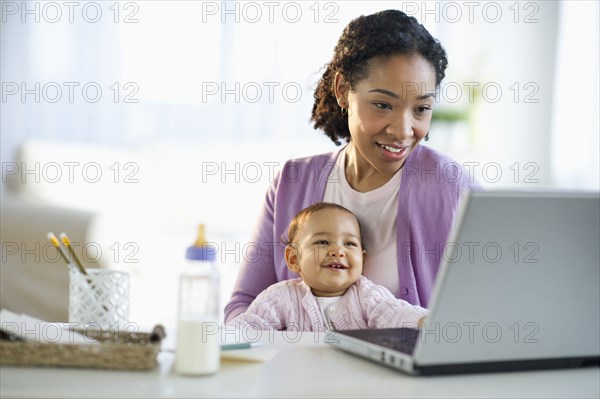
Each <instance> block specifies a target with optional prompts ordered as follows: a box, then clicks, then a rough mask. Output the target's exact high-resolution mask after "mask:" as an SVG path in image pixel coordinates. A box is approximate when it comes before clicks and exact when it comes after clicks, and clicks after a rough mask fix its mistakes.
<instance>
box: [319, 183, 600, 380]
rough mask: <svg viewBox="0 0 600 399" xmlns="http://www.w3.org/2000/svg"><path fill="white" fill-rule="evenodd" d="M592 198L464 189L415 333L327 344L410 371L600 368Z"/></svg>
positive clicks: (597, 242) (365, 333) (598, 262)
mask: <svg viewBox="0 0 600 399" xmlns="http://www.w3.org/2000/svg"><path fill="white" fill-rule="evenodd" d="M599 229H600V196H599V195H598V193H573V192H566V193H548V192H544V193H539V192H528V193H524V192H468V193H465V195H464V196H463V198H462V201H461V204H460V206H459V210H458V213H457V218H456V222H455V224H454V227H453V229H452V232H451V234H450V236H449V239H448V243H447V245H446V246H445V247H444V251H443V254H442V257H441V258H442V259H441V263H440V269H439V271H438V275H437V278H436V281H435V285H434V288H433V291H432V294H431V298H430V304H429V309H430V314H429V316H428V317H427V319H426V322H425V324H424V326H423V327H422V328H421V329H420V330H415V329H410V328H393V329H372V330H346V331H335V332H333V333H332V334H331V335H330V336H329V337H328V339H327V342H328V343H329V344H331V345H333V346H334V347H336V348H338V349H341V350H343V351H346V352H349V353H352V354H355V355H358V356H362V357H364V358H367V359H370V360H372V361H375V362H378V363H380V364H382V365H385V366H389V367H393V368H396V369H399V370H402V371H404V372H406V373H409V374H413V375H434V374H449V373H469V372H485V371H509V370H527V369H548V368H564V367H582V366H588V365H590V366H593V365H596V366H597V365H598V364H600V256H599V253H600V249H599V248H600V233H599Z"/></svg>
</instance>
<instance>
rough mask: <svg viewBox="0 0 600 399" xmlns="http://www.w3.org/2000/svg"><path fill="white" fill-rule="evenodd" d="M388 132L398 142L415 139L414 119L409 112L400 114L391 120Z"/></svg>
mask: <svg viewBox="0 0 600 399" xmlns="http://www.w3.org/2000/svg"><path fill="white" fill-rule="evenodd" d="M386 132H387V133H388V134H390V135H392V136H394V137H395V138H396V139H397V140H399V141H403V140H404V139H406V138H409V137H413V136H414V131H413V126H412V118H411V117H410V115H409V114H408V112H402V113H398V114H396V115H395V116H393V117H392V118H391V119H390V123H389V125H388V126H387V129H386Z"/></svg>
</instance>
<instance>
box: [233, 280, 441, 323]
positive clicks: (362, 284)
mask: <svg viewBox="0 0 600 399" xmlns="http://www.w3.org/2000/svg"><path fill="white" fill-rule="evenodd" d="M327 311H328V312H329V315H330V319H331V322H332V326H331V327H332V328H333V329H335V330H350V329H366V328H392V327H412V328H416V327H417V322H418V321H419V319H420V318H421V317H423V316H425V315H427V314H428V313H429V311H428V310H427V309H425V308H422V307H420V306H413V305H411V304H410V303H408V302H406V301H404V300H402V299H397V298H396V297H394V295H392V293H391V292H390V291H389V290H388V289H387V288H385V287H383V286H380V285H376V284H375V283H373V282H372V281H371V280H369V279H367V278H366V277H364V276H360V278H359V279H358V280H357V281H356V283H354V284H353V285H351V286H350V287H349V288H348V290H347V291H346V292H345V293H344V295H343V296H342V297H341V298H340V300H339V301H338V302H336V303H335V304H333V305H331V306H329V307H328V308H327ZM228 324H230V325H231V324H238V328H248V327H250V328H254V329H258V330H292V331H325V325H326V323H325V320H324V318H323V315H322V314H321V311H320V310H319V305H318V304H317V301H316V299H315V297H314V295H313V294H312V292H311V290H310V287H309V286H308V285H306V283H305V282H304V281H303V280H302V279H300V278H296V279H292V280H284V281H280V282H278V283H275V284H273V285H271V286H270V287H269V288H267V289H266V290H264V291H263V292H262V293H261V294H259V295H258V296H257V297H256V299H255V300H254V301H253V302H252V304H251V305H250V307H249V308H248V310H246V311H245V312H244V313H241V314H240V315H238V316H236V317H235V318H234V319H233V320H231V322H230V323H228Z"/></svg>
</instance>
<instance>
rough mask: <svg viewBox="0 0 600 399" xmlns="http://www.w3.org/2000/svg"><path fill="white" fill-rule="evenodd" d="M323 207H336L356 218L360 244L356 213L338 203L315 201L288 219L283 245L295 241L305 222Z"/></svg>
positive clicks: (359, 230)
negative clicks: (288, 223)
mask: <svg viewBox="0 0 600 399" xmlns="http://www.w3.org/2000/svg"><path fill="white" fill-rule="evenodd" d="M323 209H337V210H340V211H343V212H347V213H349V214H350V215H352V216H354V218H355V219H356V222H357V223H358V232H359V233H360V234H361V237H360V239H361V245H362V233H361V228H360V222H359V221H358V218H357V217H356V215H355V214H354V213H353V212H352V211H350V210H349V209H347V208H345V207H343V206H341V205H339V204H334V203H333V202H317V203H316V204H313V205H311V206H309V207H307V208H304V209H302V210H301V211H300V212H298V213H297V214H296V216H294V218H293V219H292V220H291V221H290V225H289V227H288V231H287V239H286V238H284V239H283V240H282V241H283V243H284V244H285V245H290V244H292V243H294V242H296V240H297V239H298V236H299V235H300V234H301V232H302V229H303V228H304V226H305V225H306V223H307V222H308V220H309V219H310V218H311V216H313V215H314V214H315V213H317V212H318V211H320V210H323Z"/></svg>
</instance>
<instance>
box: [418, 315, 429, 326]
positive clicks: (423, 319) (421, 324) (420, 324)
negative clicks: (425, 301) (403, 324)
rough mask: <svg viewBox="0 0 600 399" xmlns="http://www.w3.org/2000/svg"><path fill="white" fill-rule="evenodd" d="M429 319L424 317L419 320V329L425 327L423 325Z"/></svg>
mask: <svg viewBox="0 0 600 399" xmlns="http://www.w3.org/2000/svg"><path fill="white" fill-rule="evenodd" d="M426 318H427V316H423V317H421V318H420V319H419V321H418V322H417V327H419V328H421V327H423V323H425V319H426Z"/></svg>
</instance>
